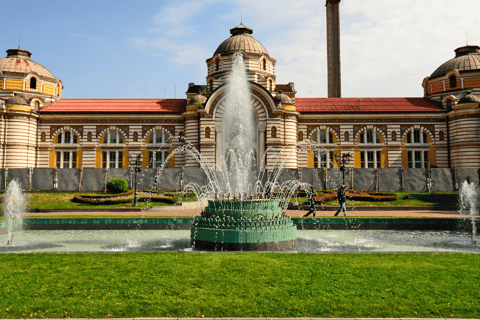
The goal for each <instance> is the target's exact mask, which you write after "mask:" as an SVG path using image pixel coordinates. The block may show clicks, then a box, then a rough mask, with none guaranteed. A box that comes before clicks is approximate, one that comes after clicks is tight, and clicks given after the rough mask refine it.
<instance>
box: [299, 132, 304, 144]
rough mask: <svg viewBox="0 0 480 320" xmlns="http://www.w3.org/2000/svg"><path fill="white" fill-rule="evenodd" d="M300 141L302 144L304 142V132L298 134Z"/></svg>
mask: <svg viewBox="0 0 480 320" xmlns="http://www.w3.org/2000/svg"><path fill="white" fill-rule="evenodd" d="M298 141H300V142H301V141H303V131H300V132H299V133H298Z"/></svg>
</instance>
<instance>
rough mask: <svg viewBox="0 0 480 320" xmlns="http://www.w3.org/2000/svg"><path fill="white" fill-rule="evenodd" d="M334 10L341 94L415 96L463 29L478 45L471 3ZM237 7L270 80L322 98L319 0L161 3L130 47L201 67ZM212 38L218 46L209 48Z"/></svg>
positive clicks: (402, 0) (345, 5) (403, 1)
mask: <svg viewBox="0 0 480 320" xmlns="http://www.w3.org/2000/svg"><path fill="white" fill-rule="evenodd" d="M340 5H341V10H340V12H341V19H340V20H341V59H342V60H341V64H342V65H341V66H342V95H343V96H421V95H422V94H423V90H422V86H421V83H422V80H423V78H424V77H425V76H428V75H430V74H431V73H432V72H433V71H434V70H435V69H436V68H437V67H438V66H440V65H441V64H442V63H443V62H445V61H447V60H448V59H451V58H453V57H454V52H453V50H454V49H455V48H457V47H459V46H463V45H465V32H466V30H468V33H469V43H470V44H477V45H480V32H479V31H478V30H479V29H478V23H479V18H478V12H480V1H478V0H455V1H453V0H422V1H418V0H388V1H379V0H362V1H358V0H343V1H341V3H340ZM240 10H241V11H242V13H243V14H242V16H243V23H244V24H245V25H247V26H249V27H250V28H252V29H253V30H254V34H253V36H254V37H255V38H256V39H257V40H259V41H260V42H261V43H262V44H263V45H264V46H265V48H266V49H267V51H268V52H269V54H270V55H271V56H272V57H274V58H276V59H277V65H276V74H277V82H278V83H288V82H295V87H296V89H297V91H298V94H297V96H299V97H307V96H316V97H326V96H327V81H328V79H327V68H326V66H327V55H326V44H325V38H326V30H325V29H326V26H325V24H326V21H325V20H326V18H325V1H324V0H323V1H318V0H299V1H291V0H288V1H287V0H263V1H258V0H239V1H235V2H229V3H224V2H222V1H219V0H215V1H214V0H211V1H182V2H169V3H168V6H166V7H164V8H162V10H161V11H160V12H159V13H158V14H157V15H155V17H154V18H153V19H152V27H151V29H150V30H149V31H148V32H146V33H145V34H144V35H142V37H139V38H135V39H131V43H132V45H133V46H136V47H138V49H139V50H141V52H147V54H149V55H157V56H159V57H161V58H162V59H167V60H168V61H171V62H172V63H173V64H176V65H193V64H197V63H198V64H201V66H198V67H202V68H204V64H205V60H206V59H207V58H209V57H210V56H211V55H212V54H213V51H214V50H215V48H216V46H218V45H219V44H220V43H221V42H222V41H223V40H224V38H222V36H223V35H228V30H225V33H221V34H216V33H217V32H218V30H219V29H218V28H219V27H218V26H221V27H222V28H223V27H224V26H225V25H229V27H228V28H231V27H234V26H235V25H236V24H238V20H239V17H240V14H239V13H240V12H239V11H240ZM222 30H223V29H222ZM225 38H226V37H225ZM214 39H218V43H216V44H213V45H212V41H213V40H214ZM149 51H154V52H149ZM202 76H206V74H205V75H202ZM185 82H186V83H188V82H190V79H185Z"/></svg>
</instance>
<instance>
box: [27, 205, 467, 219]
mask: <svg viewBox="0 0 480 320" xmlns="http://www.w3.org/2000/svg"><path fill="white" fill-rule="evenodd" d="M169 208H174V207H169ZM200 212H201V209H200V208H197V209H181V208H177V209H176V210H172V209H167V210H158V211H157V210H155V211H151V210H145V211H100V210H99V211H65V212H59V211H52V212H32V213H29V214H28V216H29V217H36V216H134V217H138V216H143V217H186V216H195V215H198V214H200ZM305 213H307V211H306V210H287V214H289V215H290V216H292V217H301V216H303V215H304V214H305ZM334 214H335V210H318V211H317V218H327V217H332V216H333V215H334ZM347 214H348V216H349V217H396V218H399V217H417V218H464V216H463V215H460V214H458V212H457V211H453V210H386V211H380V210H374V211H373V210H372V211H365V210H362V211H355V210H347ZM341 217H343V216H341Z"/></svg>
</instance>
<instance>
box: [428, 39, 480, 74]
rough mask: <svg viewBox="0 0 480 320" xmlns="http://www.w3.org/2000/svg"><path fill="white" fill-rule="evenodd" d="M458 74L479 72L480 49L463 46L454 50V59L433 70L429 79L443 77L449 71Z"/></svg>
mask: <svg viewBox="0 0 480 320" xmlns="http://www.w3.org/2000/svg"><path fill="white" fill-rule="evenodd" d="M453 69H457V70H458V71H459V72H466V71H478V70H480V47H478V46H465V47H460V48H457V49H456V50H455V58H453V59H450V60H448V61H447V62H445V63H444V64H442V65H441V66H440V67H438V68H437V70H435V71H434V72H433V73H432V75H431V76H430V78H436V77H440V76H444V75H445V74H447V73H448V72H449V71H450V70H453Z"/></svg>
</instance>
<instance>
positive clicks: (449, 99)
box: [442, 94, 457, 109]
mask: <svg viewBox="0 0 480 320" xmlns="http://www.w3.org/2000/svg"><path fill="white" fill-rule="evenodd" d="M456 102H457V98H455V96H453V95H451V94H449V95H448V96H446V97H445V98H444V99H443V100H442V105H443V106H444V107H445V108H447V109H449V108H454V107H455V104H456Z"/></svg>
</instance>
